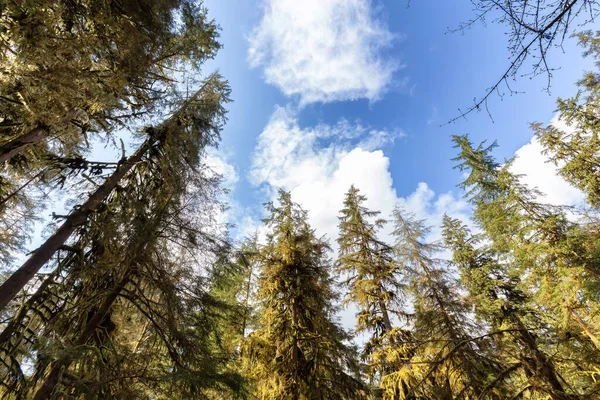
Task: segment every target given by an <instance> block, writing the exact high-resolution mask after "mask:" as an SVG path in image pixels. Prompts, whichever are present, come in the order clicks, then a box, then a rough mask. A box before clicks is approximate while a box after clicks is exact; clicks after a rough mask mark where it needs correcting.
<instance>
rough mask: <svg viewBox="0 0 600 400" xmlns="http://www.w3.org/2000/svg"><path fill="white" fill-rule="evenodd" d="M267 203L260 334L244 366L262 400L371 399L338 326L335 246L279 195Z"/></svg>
mask: <svg viewBox="0 0 600 400" xmlns="http://www.w3.org/2000/svg"><path fill="white" fill-rule="evenodd" d="M278 200H279V204H278V205H275V204H273V203H269V204H267V210H268V211H269V213H270V216H269V217H268V218H267V219H265V220H264V222H265V225H266V227H267V228H268V229H270V233H269V235H268V241H267V244H266V245H265V246H264V247H263V248H262V249H261V251H260V253H259V257H260V263H261V275H260V278H259V289H258V304H259V306H260V308H259V310H258V311H259V323H258V328H257V330H256V331H254V332H253V333H252V334H251V335H250V336H249V338H248V340H247V342H246V349H247V350H246V352H245V354H246V355H245V357H246V363H247V368H248V370H249V371H250V374H251V375H250V376H251V378H253V379H254V380H255V384H256V391H257V393H256V395H257V396H258V397H259V398H261V399H293V400H300V399H302V400H308V399H311V400H312V399H315V400H321V399H362V398H367V394H366V392H365V388H364V386H363V383H362V382H361V380H360V377H359V376H358V365H357V362H356V360H355V358H354V357H355V352H354V349H353V348H352V347H350V346H349V344H348V340H349V339H350V337H349V335H348V334H347V333H346V332H345V331H344V330H343V329H342V328H341V327H340V326H339V325H337V324H336V323H335V322H334V321H333V318H334V316H335V311H336V309H335V307H334V306H333V302H334V301H335V300H336V298H337V296H336V294H335V292H334V291H333V289H332V287H331V286H332V283H333V282H332V279H331V277H330V269H331V265H330V263H329V260H328V259H327V257H326V252H327V251H328V249H329V246H328V245H327V243H326V242H325V241H323V240H322V239H318V238H316V237H315V234H314V232H313V230H312V229H311V228H310V226H309V225H308V222H307V213H306V211H304V210H303V209H302V208H300V206H298V205H297V204H295V203H293V202H292V199H291V196H290V193H286V192H283V191H280V192H279V198H278Z"/></svg>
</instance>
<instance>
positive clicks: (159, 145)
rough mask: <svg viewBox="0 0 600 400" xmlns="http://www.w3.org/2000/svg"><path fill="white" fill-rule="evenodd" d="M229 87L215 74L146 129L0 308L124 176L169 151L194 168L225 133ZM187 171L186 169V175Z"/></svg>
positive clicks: (14, 282)
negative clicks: (166, 116)
mask: <svg viewBox="0 0 600 400" xmlns="http://www.w3.org/2000/svg"><path fill="white" fill-rule="evenodd" d="M228 93H229V89H228V87H227V85H226V83H225V82H223V81H222V80H221V79H220V77H219V76H218V75H213V76H212V77H211V78H209V79H208V80H207V81H206V82H205V83H204V84H203V86H202V88H201V89H200V90H199V91H198V92H197V93H196V94H195V95H194V96H192V97H191V98H189V99H187V100H186V101H185V102H184V104H183V105H182V107H181V108H180V109H179V110H178V111H177V112H176V113H174V114H173V115H172V116H171V117H170V118H169V119H168V120H167V121H165V122H164V123H162V124H161V125H160V126H159V127H157V128H148V129H146V130H145V132H146V134H147V139H146V140H145V141H144V142H143V143H142V144H141V145H140V147H139V148H138V149H137V150H136V152H135V153H134V154H132V155H131V156H130V157H128V158H126V159H124V160H121V162H120V163H119V165H118V167H117V168H116V169H115V171H114V172H113V173H112V174H111V175H110V176H109V177H108V178H107V179H106V180H105V181H104V183H103V184H102V185H100V186H98V187H97V188H95V190H94V191H93V192H92V194H91V195H90V196H89V197H88V199H87V200H86V201H85V202H84V203H83V204H82V205H81V206H79V207H78V208H76V209H75V210H74V211H73V212H72V213H71V214H69V215H68V216H67V217H66V218H65V221H64V222H63V223H62V224H61V226H60V227H59V228H58V229H57V230H56V231H55V232H54V234H53V235H52V236H51V237H50V238H48V239H47V240H46V241H45V242H44V243H43V244H42V245H41V246H40V247H39V248H38V249H36V250H35V251H34V252H33V253H32V255H31V256H30V257H29V259H28V260H27V261H26V262H25V263H24V264H23V265H22V266H21V267H20V268H19V269H17V270H16V271H15V272H14V273H13V274H12V275H11V276H10V277H9V278H8V279H7V280H6V281H5V282H4V283H3V284H2V286H0V310H2V309H4V308H5V307H6V305H7V304H8V303H9V302H10V300H12V299H13V298H14V297H15V296H16V295H17V293H18V292H19V290H21V289H23V287H25V285H26V284H27V283H28V282H29V281H30V280H31V278H32V277H33V276H34V275H35V274H36V273H37V272H38V271H39V269H40V268H41V267H42V266H43V265H44V264H45V263H46V262H47V261H48V260H49V259H50V258H51V257H52V255H53V254H54V253H55V252H56V251H57V250H58V249H59V248H60V247H61V246H62V245H64V244H65V243H66V241H67V240H68V238H69V237H70V236H71V234H72V233H73V232H74V231H75V230H76V229H77V227H78V226H79V225H81V224H83V223H85V222H86V220H87V219H88V217H89V216H90V215H91V214H92V213H94V212H96V211H98V209H99V208H100V207H101V206H103V205H104V200H105V199H106V198H107V197H108V196H109V195H110V194H111V193H112V192H113V191H114V190H115V189H116V188H118V186H119V184H120V183H121V181H122V180H123V178H124V177H125V176H126V175H127V174H129V173H131V171H132V170H133V172H134V173H135V172H136V171H135V170H136V169H137V168H140V167H141V166H143V163H142V164H140V162H141V161H143V160H144V159H145V158H150V159H151V158H152V156H153V155H155V154H161V153H162V152H165V151H174V152H181V153H179V154H178V155H179V157H181V158H182V159H181V163H182V164H183V165H184V166H188V167H192V168H193V167H194V164H196V163H198V157H199V155H198V152H199V151H200V150H201V149H203V148H204V147H206V146H208V145H212V144H216V141H217V140H218V132H219V129H220V125H219V121H220V119H221V118H223V116H224V109H223V106H222V102H223V101H227V98H228ZM182 173H183V171H182Z"/></svg>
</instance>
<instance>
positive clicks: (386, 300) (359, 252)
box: [336, 185, 408, 381]
mask: <svg viewBox="0 0 600 400" xmlns="http://www.w3.org/2000/svg"><path fill="white" fill-rule="evenodd" d="M366 200H367V198H366V196H364V195H362V194H360V191H359V190H358V189H357V188H356V187H354V185H352V186H351V187H350V189H349V190H348V192H347V193H346V198H345V200H344V208H343V209H342V210H341V211H340V214H341V215H340V216H339V221H340V222H339V229H340V234H339V237H338V244H339V257H338V259H337V261H336V267H337V271H338V272H339V273H341V275H342V276H343V277H345V280H344V285H345V287H346V299H345V302H346V303H351V302H352V303H355V304H356V305H357V306H358V310H359V312H358V315H357V325H356V332H357V333H365V332H367V333H369V334H370V335H371V336H370V338H369V339H368V341H367V342H366V343H365V345H364V348H363V354H362V357H363V359H365V360H366V361H367V362H368V364H369V367H370V368H369V369H370V370H369V372H368V375H369V376H370V377H371V378H372V379H375V380H376V381H379V380H380V379H381V376H383V375H385V374H386V372H390V371H392V370H393V368H394V365H395V364H399V363H401V362H402V358H406V354H404V352H405V349H404V348H403V346H402V345H401V344H399V345H398V346H395V344H396V342H398V343H401V342H402V341H403V339H405V336H406V335H408V332H407V331H406V330H404V329H401V328H400V327H397V326H394V323H393V322H392V321H393V317H404V316H405V312H404V311H403V310H402V301H403V298H404V293H403V291H404V286H405V285H404V284H403V283H402V282H401V280H402V276H401V271H400V269H399V268H398V265H397V264H396V263H395V261H394V250H393V248H392V247H391V246H390V245H388V244H386V243H384V242H383V241H381V240H380V239H378V238H377V233H378V231H379V230H380V229H381V228H382V227H383V226H384V224H385V223H386V221H385V220H383V219H376V220H375V221H374V222H372V223H371V222H370V221H369V219H371V218H373V217H377V215H378V214H379V212H378V211H370V210H369V209H367V208H366V207H365V206H364V205H363V203H364V202H365V201H366Z"/></svg>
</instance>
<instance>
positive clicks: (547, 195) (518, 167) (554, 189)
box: [511, 116, 584, 206]
mask: <svg viewBox="0 0 600 400" xmlns="http://www.w3.org/2000/svg"><path fill="white" fill-rule="evenodd" d="M551 124H552V125H554V126H556V127H557V128H559V129H562V130H566V131H569V130H571V129H572V128H570V127H569V126H568V125H566V124H565V123H564V122H563V121H561V120H559V119H558V116H555V117H554V118H552V121H551ZM542 150H543V149H542V145H541V144H540V143H539V142H538V140H537V139H536V138H535V137H532V138H531V141H530V142H529V143H527V144H526V145H524V146H523V147H521V148H519V149H518V150H517V151H516V152H515V156H516V157H517V158H516V160H515V161H514V164H513V165H512V168H511V171H512V172H514V173H515V174H519V175H522V178H521V182H522V183H524V184H526V185H527V186H529V187H531V188H535V187H537V188H538V190H540V191H541V192H542V193H543V195H544V197H543V200H544V201H545V202H548V203H551V204H555V205H569V206H576V205H581V204H583V202H584V195H583V193H582V192H581V191H580V190H578V189H576V188H575V187H573V186H571V185H570V184H569V183H567V182H566V181H565V180H564V179H563V178H562V177H560V176H559V175H558V172H557V168H556V166H555V165H554V164H553V163H551V162H548V158H547V157H546V156H544V155H543V154H542Z"/></svg>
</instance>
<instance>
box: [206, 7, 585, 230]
mask: <svg viewBox="0 0 600 400" xmlns="http://www.w3.org/2000/svg"><path fill="white" fill-rule="evenodd" d="M205 5H206V7H207V8H208V10H209V15H210V16H211V17H213V18H215V19H216V20H217V22H218V23H219V24H220V25H221V28H222V32H221V42H222V44H223V46H224V48H223V49H222V50H221V52H220V53H219V55H218V56H217V58H216V60H214V61H213V62H210V63H209V64H207V65H206V67H205V72H210V71H211V70H213V69H218V70H219V71H220V72H221V73H222V74H223V75H224V76H225V77H226V78H227V79H228V80H229V82H230V84H231V87H232V90H233V93H232V97H233V100H234V102H233V103H232V104H230V106H229V122H228V124H227V126H226V128H225V130H224V132H223V143H222V146H221V148H220V152H219V154H218V156H219V157H220V161H219V162H218V163H219V168H220V170H221V171H222V172H224V173H225V174H226V175H227V177H228V179H227V182H228V185H229V186H230V188H231V189H232V192H231V195H230V199H229V201H230V204H231V209H230V212H229V215H228V220H229V222H232V223H235V224H237V225H238V229H237V230H236V231H234V234H236V235H238V236H243V235H245V234H248V233H250V232H251V231H252V229H253V228H254V227H255V226H256V225H258V224H259V219H260V217H261V216H262V207H261V204H262V203H263V202H265V201H268V200H271V199H272V198H273V196H274V193H275V191H276V189H277V188H283V189H286V190H290V191H291V192H292V196H293V198H294V200H295V201H297V202H299V203H300V204H301V205H302V206H304V207H305V208H306V209H308V211H309V213H310V216H311V223H312V224H313V226H314V227H315V228H316V229H317V232H318V233H320V234H327V235H328V236H329V238H330V239H331V241H332V242H333V241H334V240H335V235H336V214H337V211H338V210H339V208H340V207H341V199H342V196H343V193H344V192H345V191H346V190H347V188H348V186H349V185H350V184H351V183H354V184H356V185H357V186H358V187H359V188H360V189H361V190H362V191H363V192H364V193H365V194H366V195H367V196H368V197H369V204H368V205H369V206H370V207H372V208H374V209H378V210H381V211H382V213H383V215H384V216H387V214H388V213H389V212H390V211H391V209H392V208H393V206H394V204H397V203H400V204H403V205H404V206H405V207H406V208H408V209H409V210H411V211H413V212H415V213H416V214H417V215H418V216H419V217H422V218H427V219H428V220H429V222H430V223H431V224H433V225H435V224H437V223H438V222H439V219H440V218H441V215H443V213H444V212H448V213H450V214H455V215H457V216H463V217H465V218H466V216H467V215H468V213H469V210H468V207H467V205H466V204H465V203H464V202H463V201H462V200H461V198H460V197H461V193H460V191H459V190H458V189H457V188H456V185H457V184H458V183H459V182H460V180H461V175H460V173H459V172H458V171H457V170H454V169H453V168H452V167H453V165H454V163H453V162H452V161H451V158H452V157H453V156H454V149H453V148H452V143H451V141H450V135H451V134H463V133H469V134H470V135H471V138H472V140H473V141H474V142H479V141H481V140H486V139H487V140H498V142H499V144H500V148H499V149H498V152H497V155H498V156H499V157H501V158H502V157H512V156H513V155H514V154H515V152H517V154H518V155H519V154H520V155H521V157H520V160H519V161H518V162H517V165H516V166H515V168H516V172H519V173H524V174H527V175H529V178H528V179H529V182H530V183H532V184H534V185H537V186H540V188H541V189H542V190H543V191H545V192H547V193H548V195H549V200H550V201H553V202H566V203H572V202H576V201H578V200H579V199H580V196H579V194H578V193H576V192H575V191H573V190H572V189H571V188H569V187H567V186H566V185H565V184H564V182H560V181H559V180H558V179H557V178H556V177H555V176H553V175H554V174H553V172H554V171H553V169H552V167H551V166H549V165H547V164H544V162H543V157H541V155H540V154H539V146H537V144H536V143H530V142H531V140H532V133H531V131H530V130H529V128H528V124H529V122H534V121H540V122H544V123H548V122H550V120H551V119H552V117H553V116H554V110H555V101H556V98H557V97H559V96H563V97H564V96H570V95H572V94H573V93H574V91H575V87H574V83H575V82H576V81H577V80H578V79H579V78H580V77H581V75H582V72H583V71H584V70H585V69H589V68H591V61H590V60H584V59H582V58H581V56H580V54H581V49H580V48H579V47H577V45H576V40H575V39H570V40H569V41H568V42H566V43H565V46H564V52H563V51H559V50H555V51H553V53H552V54H551V61H552V65H553V66H555V67H560V69H559V70H557V71H555V72H554V74H553V75H554V79H553V81H552V88H551V95H549V94H548V93H547V92H545V91H544V90H543V88H544V85H545V79H546V78H545V76H541V77H538V78H534V79H529V78H527V77H525V78H522V79H519V80H518V81H517V82H515V83H513V84H512V85H513V88H514V89H516V90H518V91H520V92H524V93H523V94H519V95H516V96H505V97H504V98H503V99H501V98H500V97H498V96H492V98H491V100H490V102H489V108H490V111H491V113H492V117H493V120H492V119H490V117H489V116H488V115H487V114H486V113H485V112H480V113H473V114H471V115H469V116H468V117H467V120H459V121H457V122H456V123H453V124H449V125H443V124H444V123H445V122H446V121H448V120H449V119H450V118H452V117H455V116H456V115H457V113H458V109H459V108H461V109H465V108H467V107H468V106H469V105H470V104H472V99H473V98H474V97H479V96H481V95H483V94H484V93H485V89H486V88H487V87H489V86H491V85H492V84H493V83H494V81H495V80H496V79H498V77H499V76H501V74H502V72H503V70H504V69H505V68H506V67H507V65H508V51H507V50H506V36H505V27H504V26H500V25H497V24H493V23H489V24H488V25H487V26H485V27H484V26H483V25H476V26H475V27H474V28H473V29H471V30H468V31H466V32H464V34H461V33H448V28H452V27H456V26H457V25H458V24H459V23H460V22H464V21H466V20H468V19H469V18H470V17H472V16H473V14H472V10H471V5H470V2H468V1H460V2H459V1H440V0H438V1H433V0H421V1H412V2H411V3H410V6H408V2H407V1H404V0H389V1H388V0H383V1H382V0H373V1H370V0H310V1H309V0H307V1H303V2H298V1H293V0H254V1H250V0H227V1H222V0H206V1H205ZM524 72H526V71H524ZM440 125H443V126H440Z"/></svg>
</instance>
